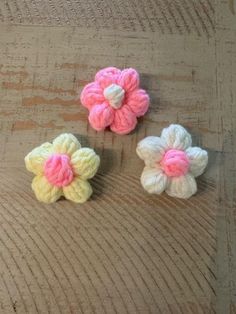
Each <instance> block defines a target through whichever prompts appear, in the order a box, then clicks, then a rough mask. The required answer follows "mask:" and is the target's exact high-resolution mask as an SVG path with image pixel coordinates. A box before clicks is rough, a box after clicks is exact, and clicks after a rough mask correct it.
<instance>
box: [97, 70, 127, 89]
mask: <svg viewBox="0 0 236 314" xmlns="http://www.w3.org/2000/svg"><path fill="white" fill-rule="evenodd" d="M120 74H121V70H119V69H117V68H115V67H108V68H105V69H102V70H100V71H98V72H97V74H96V76H95V81H96V82H97V83H98V84H99V85H100V86H101V87H102V88H106V87H107V86H109V85H111V84H116V83H117V80H118V78H119V76H120Z"/></svg>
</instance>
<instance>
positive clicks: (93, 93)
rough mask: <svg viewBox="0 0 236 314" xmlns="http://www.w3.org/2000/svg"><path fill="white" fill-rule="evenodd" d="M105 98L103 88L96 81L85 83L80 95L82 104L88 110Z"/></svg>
mask: <svg viewBox="0 0 236 314" xmlns="http://www.w3.org/2000/svg"><path fill="white" fill-rule="evenodd" d="M104 100H105V98H104V95H103V89H102V88H101V87H100V85H99V84H98V83H96V82H92V83H89V84H87V85H86V86H85V87H84V88H83V90H82V92H81V95H80V101H81V103H82V105H83V106H84V107H86V108H88V109H89V110H90V109H91V108H92V107H93V106H94V105H97V104H100V103H103V102H104Z"/></svg>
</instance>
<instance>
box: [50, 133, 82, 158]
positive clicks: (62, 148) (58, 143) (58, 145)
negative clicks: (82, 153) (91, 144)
mask: <svg viewBox="0 0 236 314" xmlns="http://www.w3.org/2000/svg"><path fill="white" fill-rule="evenodd" d="M80 147H81V145H80V143H79V141H78V140H77V138H76V137H75V136H74V135H73V134H70V133H64V134H61V135H59V136H58V137H56V138H55V140H54V141H53V149H54V152H55V153H60V154H67V155H69V156H71V155H72V154H73V153H74V152H75V151H77V150H78V149H80Z"/></svg>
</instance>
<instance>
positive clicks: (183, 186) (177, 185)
mask: <svg viewBox="0 0 236 314" xmlns="http://www.w3.org/2000/svg"><path fill="white" fill-rule="evenodd" d="M196 192H197V184H196V181H195V179H194V177H193V176H192V175H191V174H190V173H188V174H186V175H185V176H181V177H173V178H171V179H170V183H169V185H168V186H167V188H166V193H167V194H169V195H170V196H173V197H178V198H185V199H186V198H189V197H190V196H192V195H193V194H195V193H196Z"/></svg>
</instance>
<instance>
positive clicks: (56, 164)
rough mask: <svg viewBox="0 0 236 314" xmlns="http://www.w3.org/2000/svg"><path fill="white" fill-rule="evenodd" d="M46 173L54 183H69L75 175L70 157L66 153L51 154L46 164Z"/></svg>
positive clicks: (65, 184) (59, 185)
mask: <svg viewBox="0 0 236 314" xmlns="http://www.w3.org/2000/svg"><path fill="white" fill-rule="evenodd" d="M44 175H45V177H46V178H47V179H48V181H49V182H50V183H51V184H52V185H55V186H57V187H62V186H67V185H69V184H70V183H71V181H72V180H73V177H74V174H73V170H72V167H71V165H70V158H69V157H68V156H67V155H65V154H53V155H51V156H50V157H49V158H48V159H47V160H46V162H45V164H44Z"/></svg>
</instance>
